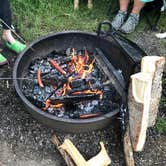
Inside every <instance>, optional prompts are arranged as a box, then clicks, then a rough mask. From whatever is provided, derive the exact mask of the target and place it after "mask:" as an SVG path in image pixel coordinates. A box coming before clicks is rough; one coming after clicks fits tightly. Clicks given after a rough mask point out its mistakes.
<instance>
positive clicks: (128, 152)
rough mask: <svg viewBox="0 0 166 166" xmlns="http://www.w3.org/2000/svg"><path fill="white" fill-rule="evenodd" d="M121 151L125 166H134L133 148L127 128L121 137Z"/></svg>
mask: <svg viewBox="0 0 166 166" xmlns="http://www.w3.org/2000/svg"><path fill="white" fill-rule="evenodd" d="M123 151H124V156H125V162H126V166H134V165H135V162H134V157H133V148H132V145H131V139H130V131H129V126H128V127H127V129H126V132H125V134H124V137H123Z"/></svg>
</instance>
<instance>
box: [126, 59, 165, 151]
mask: <svg viewBox="0 0 166 166" xmlns="http://www.w3.org/2000/svg"><path fill="white" fill-rule="evenodd" d="M164 62H165V59H164V58H163V57H156V56H150V57H144V58H143V59H142V62H141V72H140V73H137V74H134V75H132V76H131V83H130V86H129V92H128V108H129V127H130V134H131V142H132V146H133V149H134V151H142V150H143V147H144V143H145V139H146V131H147V128H148V126H152V125H154V123H155V120H156V117H157V109H158V103H159V99H160V96H161V89H158V88H161V77H162V72H163V68H164ZM154 102H155V103H154Z"/></svg>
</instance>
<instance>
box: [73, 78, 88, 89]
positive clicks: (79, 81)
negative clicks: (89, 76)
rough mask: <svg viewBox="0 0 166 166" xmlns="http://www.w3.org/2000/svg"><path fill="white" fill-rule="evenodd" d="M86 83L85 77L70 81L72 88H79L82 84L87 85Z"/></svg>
mask: <svg viewBox="0 0 166 166" xmlns="http://www.w3.org/2000/svg"><path fill="white" fill-rule="evenodd" d="M85 85H86V80H85V79H77V80H72V81H71V83H70V86H71V88H72V89H73V88H78V87H81V86H85Z"/></svg>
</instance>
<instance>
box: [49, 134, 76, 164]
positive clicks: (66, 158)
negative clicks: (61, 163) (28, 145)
mask: <svg viewBox="0 0 166 166" xmlns="http://www.w3.org/2000/svg"><path fill="white" fill-rule="evenodd" d="M51 142H52V143H53V144H54V145H55V146H56V147H57V149H58V150H59V152H60V154H61V155H62V157H63V158H64V160H65V162H66V164H67V166H75V164H74V162H73V161H72V159H71V158H70V156H69V155H68V154H67V152H65V150H63V149H62V148H58V147H59V146H60V144H61V143H60V142H59V140H58V138H57V136H56V135H55V134H54V135H53V136H52V138H51Z"/></svg>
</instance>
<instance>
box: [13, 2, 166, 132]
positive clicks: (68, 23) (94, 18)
mask: <svg viewBox="0 0 166 166" xmlns="http://www.w3.org/2000/svg"><path fill="white" fill-rule="evenodd" d="M110 3H111V1H110V0H100V1H98V0H94V7H93V10H88V9H87V4H86V3H85V2H83V0H81V3H80V10H78V11H74V9H73V0H63V1H61V0H49V1H48V0H26V1H25V0H15V1H11V7H12V14H13V24H14V25H15V26H16V28H17V29H19V31H20V34H21V36H23V38H24V39H26V41H27V42H31V41H33V40H34V39H36V38H38V37H39V36H43V35H45V34H48V33H49V32H56V31H63V30H81V31H96V29H97V26H98V23H99V22H100V21H102V20H104V19H108V20H109V19H110V20H111V18H110V17H109V16H107V12H108V8H109V6H110ZM165 22H166V17H165V15H164V14H162V16H161V19H160V22H159V30H160V31H164V30H166V24H165ZM146 27H147V23H146V20H145V19H142V21H141V22H140V25H139V26H138V28H137V29H136V31H135V33H132V34H130V35H127V37H128V38H130V39H134V38H135V36H136V35H138V34H139V33H142V32H143V31H144V30H145V29H146ZM161 44H164V45H166V42H165V41H161ZM165 79H166V78H164V80H165ZM161 103H162V105H165V104H166V99H165V98H162V99H161ZM156 129H157V130H158V131H165V130H166V120H165V119H161V120H159V121H158V123H157V125H156Z"/></svg>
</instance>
